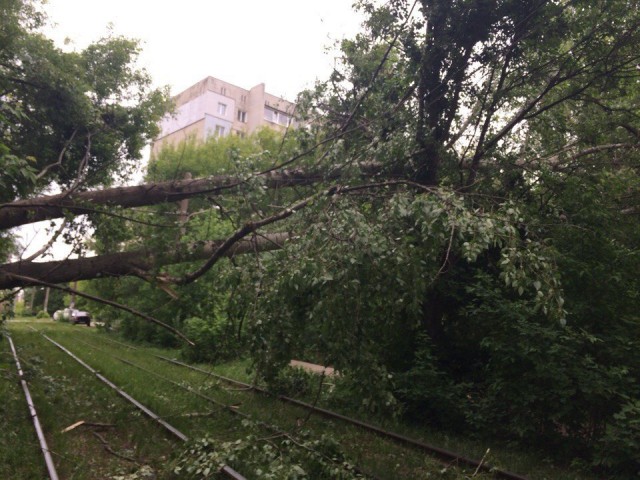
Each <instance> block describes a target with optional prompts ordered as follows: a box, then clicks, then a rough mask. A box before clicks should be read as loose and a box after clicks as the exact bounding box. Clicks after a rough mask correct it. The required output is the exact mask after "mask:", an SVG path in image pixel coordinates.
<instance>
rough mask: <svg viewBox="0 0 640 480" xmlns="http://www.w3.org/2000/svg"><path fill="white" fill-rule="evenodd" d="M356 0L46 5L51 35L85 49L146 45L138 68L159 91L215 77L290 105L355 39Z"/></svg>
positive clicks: (116, 0) (57, 0)
mask: <svg viewBox="0 0 640 480" xmlns="http://www.w3.org/2000/svg"><path fill="white" fill-rule="evenodd" d="M351 4H352V1H351V0H319V1H310V0H270V1H264V0H228V1H224V2H223V1H219V0H218V1H216V0H209V1H204V0H179V1H175V2H160V1H148V0H127V1H125V0H102V1H95V0H93V1H92V0H48V2H47V4H46V5H45V7H44V9H45V11H46V12H47V13H48V15H49V17H50V20H51V21H52V22H53V23H54V27H52V28H50V29H48V30H47V34H48V35H49V36H50V37H51V38H53V39H54V40H56V42H57V43H58V44H59V45H62V43H63V41H64V39H65V38H69V39H70V40H72V42H73V43H72V46H74V47H75V48H78V49H81V48H83V47H85V46H86V45H87V44H88V43H90V42H91V41H93V40H97V39H99V38H100V37H102V36H104V35H106V33H107V28H108V25H109V24H112V25H113V31H114V33H116V34H122V35H125V36H128V37H132V38H137V39H139V40H141V41H142V48H143V53H142V55H141V58H140V61H141V64H142V65H143V66H144V67H145V68H146V69H147V70H148V71H149V73H150V74H151V75H152V77H153V79H154V82H155V84H156V85H157V86H160V85H169V86H171V90H172V94H177V93H179V92H181V91H182V90H184V89H186V88H187V87H189V86H191V85H193V84H194V83H196V82H198V81H199V80H201V79H202V78H204V77H206V76H208V75H211V76H214V77H218V78H220V79H222V80H225V81H228V82H231V83H233V84H236V85H238V86H240V87H244V88H250V87H252V86H254V85H257V84H259V83H262V82H264V83H265V84H266V89H267V91H268V92H269V93H272V94H274V95H278V96H283V97H285V98H289V99H291V100H293V99H295V96H296V94H297V93H298V92H299V91H300V90H302V89H303V88H305V87H308V86H311V85H312V84H313V82H314V80H315V79H316V78H325V77H326V76H327V75H328V73H329V72H330V68H331V65H332V63H333V59H332V56H331V55H327V53H326V52H325V48H326V47H328V46H331V45H332V44H333V43H334V42H335V41H336V40H340V39H342V38H344V37H350V36H353V35H354V34H355V33H356V32H357V31H358V30H359V25H360V21H361V20H360V17H359V16H358V15H357V14H356V13H354V12H353V9H352V7H351Z"/></svg>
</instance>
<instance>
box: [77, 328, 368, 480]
mask: <svg viewBox="0 0 640 480" xmlns="http://www.w3.org/2000/svg"><path fill="white" fill-rule="evenodd" d="M76 340H77V341H79V342H81V343H83V344H85V345H87V346H89V347H91V348H93V349H97V350H100V351H102V352H103V353H104V354H105V355H108V356H110V357H112V358H114V359H116V360H118V361H120V362H122V363H124V364H125V365H129V366H130V367H133V368H136V369H139V370H141V371H143V372H145V373H147V374H149V375H152V376H154V377H156V378H159V379H160V380H162V381H164V382H166V383H168V384H171V385H173V386H174V387H176V388H179V389H182V390H185V391H187V392H189V393H191V394H192V395H195V396H197V397H199V398H201V399H203V400H205V401H207V402H209V403H211V404H213V405H215V406H217V407H219V408H220V409H222V410H225V411H227V412H228V413H230V414H232V415H234V416H238V417H240V418H242V419H245V420H250V421H252V422H253V423H255V424H257V425H259V426H261V427H263V428H265V429H266V430H269V431H270V432H271V433H275V434H277V435H279V436H282V437H285V438H287V439H289V440H291V441H292V443H293V444H294V445H295V446H298V447H299V448H303V449H304V450H307V451H312V452H314V453H315V454H316V455H319V456H321V457H323V458H324V459H325V460H327V461H329V462H333V463H334V464H336V465H337V466H338V467H340V468H343V469H345V470H346V471H353V472H355V473H358V474H360V475H362V476H364V477H367V478H369V479H370V480H380V479H379V478H378V477H376V476H375V475H374V474H372V473H369V472H366V471H365V470H364V469H363V468H361V467H359V466H357V465H352V464H349V465H345V464H344V462H341V461H338V460H336V459H333V458H330V457H327V456H326V455H324V454H323V453H322V452H319V451H318V450H313V449H311V448H310V447H306V446H305V447H303V446H301V443H300V442H301V441H300V439H298V438H296V436H295V435H294V434H292V433H291V432H288V431H285V430H283V429H282V428H280V427H277V426H275V425H273V424H271V423H267V422H265V421H262V420H257V419H255V418H253V417H252V416H251V415H248V414H246V413H244V412H241V411H240V410H238V409H237V408H234V406H232V405H229V404H226V403H223V402H221V401H219V400H216V399H215V398H213V397H211V396H209V395H205V394H203V393H201V392H199V391H198V390H196V389H194V388H193V387H191V386H189V385H184V384H181V383H178V382H175V381H173V380H171V379H170V378H167V377H165V376H164V375H160V374H158V373H156V372H154V371H152V370H149V369H147V368H144V367H142V366H140V365H137V364H136V363H134V362H131V361H130V360H127V359H125V358H121V357H119V356H117V355H113V354H111V353H109V352H107V351H105V350H103V349H100V348H99V347H96V346H95V345H93V344H91V343H89V342H86V341H84V340H80V339H76Z"/></svg>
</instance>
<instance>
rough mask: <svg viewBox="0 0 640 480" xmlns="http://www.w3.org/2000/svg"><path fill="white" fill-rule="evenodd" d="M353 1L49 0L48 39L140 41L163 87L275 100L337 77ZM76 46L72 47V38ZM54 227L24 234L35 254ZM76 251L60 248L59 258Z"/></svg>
mask: <svg viewBox="0 0 640 480" xmlns="http://www.w3.org/2000/svg"><path fill="white" fill-rule="evenodd" d="M351 5H352V0H319V1H310V0H269V1H265V0H227V1H220V0H209V1H204V0H178V1H174V2H162V1H150V0H126V1H125V0H100V1H96V0H48V1H47V3H46V4H45V5H44V11H45V12H46V13H47V15H48V16H49V20H50V22H52V25H51V26H50V27H48V28H47V29H45V34H46V35H47V36H48V37H50V38H52V39H53V40H55V42H56V43H57V44H58V45H59V46H60V47H62V48H65V49H82V48H84V47H86V46H87V45H88V44H89V43H91V42H92V41H95V40H98V39H99V38H101V37H103V36H105V35H107V33H108V28H109V25H111V26H112V28H113V33H114V34H117V35H125V36H127V37H131V38H136V39H138V40H140V41H141V42H142V43H141V47H142V53H141V55H140V61H139V63H140V66H142V67H144V68H146V69H147V70H148V71H149V73H150V74H151V76H152V78H153V81H154V84H155V85H156V86H164V85H169V86H170V87H171V92H172V94H174V95H175V94H177V93H180V92H181V91H182V90H184V89H186V88H188V87H189V86H191V85H193V84H194V83H196V82H198V81H199V80H201V79H203V78H205V77H206V76H208V75H211V76H214V77H217V78H220V79H222V80H225V81H227V82H230V83H233V84H236V85H238V86H240V87H243V88H251V87H252V86H254V85H257V84H259V83H263V82H264V83H265V84H266V90H267V91H268V92H269V93H272V94H274V95H278V96H282V97H284V98H287V99H289V100H295V97H296V95H297V93H298V92H299V91H300V90H302V89H304V88H306V87H310V86H312V85H313V83H314V81H315V80H316V79H323V78H326V77H327V76H328V74H329V73H330V72H331V67H332V65H333V57H334V56H335V51H333V52H331V51H330V52H327V49H328V48H329V49H331V47H332V46H333V45H334V43H335V41H336V40H341V39H343V38H345V37H346V38H349V37H352V36H353V35H355V33H356V32H358V31H359V27H360V22H361V17H360V16H359V15H357V14H356V13H354V12H353V9H352V8H351ZM67 38H68V39H69V40H71V42H70V43H68V44H67V45H66V46H65V39H67ZM48 225H49V222H41V223H39V224H34V225H30V226H26V227H24V228H21V229H20V235H21V236H22V243H23V245H25V246H27V245H29V247H28V248H27V252H26V253H27V254H30V253H33V252H34V251H36V250H37V249H38V248H39V247H40V246H41V245H42V244H43V243H46V241H47V235H46V232H45V229H46V227H47V226H48ZM68 251H69V249H68V247H67V246H66V245H64V244H61V243H60V242H57V243H56V244H55V246H54V249H53V253H54V257H55V258H64V257H65V256H66V255H67V254H68Z"/></svg>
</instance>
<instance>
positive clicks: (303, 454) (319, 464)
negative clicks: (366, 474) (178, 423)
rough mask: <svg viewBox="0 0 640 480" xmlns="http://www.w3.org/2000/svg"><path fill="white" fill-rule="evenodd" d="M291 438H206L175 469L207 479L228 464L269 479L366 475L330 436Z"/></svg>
mask: <svg viewBox="0 0 640 480" xmlns="http://www.w3.org/2000/svg"><path fill="white" fill-rule="evenodd" d="M302 437H303V438H302V440H300V441H299V442H298V441H294V440H292V439H289V438H284V439H280V440H279V441H278V442H277V444H276V443H274V442H265V441H261V440H260V439H259V438H257V437H255V436H249V437H246V438H243V439H239V440H236V441H235V442H224V443H220V442H215V441H214V440H212V439H208V438H203V439H200V440H198V441H196V442H195V443H194V444H193V445H191V446H190V447H189V448H188V449H187V450H186V451H185V452H183V453H182V455H181V456H180V459H179V461H178V465H177V466H176V467H175V469H174V473H175V474H176V475H178V476H179V478H189V479H205V478H211V475H212V474H214V473H215V472H218V471H219V470H220V469H221V468H222V467H223V466H224V465H231V466H232V467H233V466H234V465H237V466H238V468H240V466H242V468H243V469H244V470H243V472H247V473H246V474H247V475H248V474H249V472H251V474H252V475H254V476H255V477H256V478H265V479H288V480H296V479H298V480H302V479H311V478H313V479H316V478H317V479H323V478H326V479H342V480H346V479H356V478H363V477H362V476H361V475H359V474H357V473H355V472H354V469H353V466H351V465H350V463H349V462H348V460H347V459H346V458H345V457H344V455H343V454H342V453H341V452H340V447H339V445H338V444H337V443H336V442H335V441H334V440H332V439H331V438H330V437H326V436H323V437H322V438H320V439H317V440H313V439H311V438H306V435H305V434H304V433H303V434H302Z"/></svg>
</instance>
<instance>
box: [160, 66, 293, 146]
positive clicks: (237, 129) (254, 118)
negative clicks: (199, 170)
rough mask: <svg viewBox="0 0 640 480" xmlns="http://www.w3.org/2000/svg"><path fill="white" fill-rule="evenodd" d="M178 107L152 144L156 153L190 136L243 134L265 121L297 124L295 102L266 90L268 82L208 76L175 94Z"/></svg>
mask: <svg viewBox="0 0 640 480" xmlns="http://www.w3.org/2000/svg"><path fill="white" fill-rule="evenodd" d="M174 101H175V105H176V110H175V113H174V114H173V115H170V116H167V117H165V118H164V119H163V120H162V122H161V123H160V129H161V131H160V134H159V136H158V138H156V139H155V140H154V142H153V144H152V146H151V152H152V154H156V153H157V152H158V151H160V149H161V148H162V147H163V146H165V145H175V144H177V143H180V142H182V141H184V140H187V139H189V138H195V139H196V141H204V140H206V139H207V138H209V137H211V136H224V135H230V134H231V135H241V136H244V135H246V134H248V133H252V132H254V131H255V130H256V129H258V128H259V127H261V126H263V125H267V126H269V127H271V128H275V129H277V130H284V129H286V128H287V127H288V126H289V125H291V124H293V122H294V119H293V112H294V108H295V104H294V103H292V102H289V101H287V100H284V99H283V98H279V97H276V96H275V95H271V94H270V93H266V92H265V88H264V83H261V84H259V85H256V86H255V87H253V88H251V89H250V90H245V89H244V88H241V87H238V86H236V85H232V84H230V83H227V82H225V81H222V80H220V79H217V78H214V77H207V78H205V79H203V80H201V81H199V82H198V83H196V84H195V85H193V86H191V87H189V88H188V89H186V90H185V91H184V92H182V93H180V94H178V95H176V96H175V97H174Z"/></svg>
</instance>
